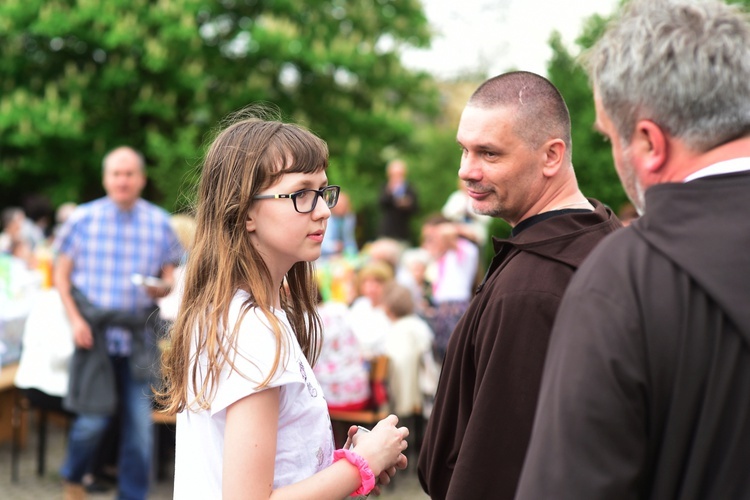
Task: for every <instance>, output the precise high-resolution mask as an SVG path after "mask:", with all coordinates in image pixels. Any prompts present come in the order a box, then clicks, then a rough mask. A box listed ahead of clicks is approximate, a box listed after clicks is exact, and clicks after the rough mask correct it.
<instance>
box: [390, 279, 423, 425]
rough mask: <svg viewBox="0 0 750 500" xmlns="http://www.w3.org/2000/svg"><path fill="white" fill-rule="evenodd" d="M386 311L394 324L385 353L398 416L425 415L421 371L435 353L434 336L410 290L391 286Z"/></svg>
mask: <svg viewBox="0 0 750 500" xmlns="http://www.w3.org/2000/svg"><path fill="white" fill-rule="evenodd" d="M383 308H384V309H385V313H386V314H387V315H388V317H389V318H390V320H391V321H392V324H391V327H390V328H389V329H388V332H387V333H386V336H385V344H384V350H385V354H386V355H387V356H388V358H389V359H390V363H389V365H388V367H389V371H390V374H389V377H388V393H389V395H390V399H391V403H392V404H393V409H394V412H395V413H396V415H399V416H404V417H406V416H411V415H416V414H418V413H420V412H421V409H422V391H421V390H420V386H419V367H420V363H421V360H422V356H423V355H424V354H425V353H429V352H431V351H432V342H433V334H432V330H431V329H430V327H429V325H428V324H427V323H426V322H425V321H424V320H423V319H422V318H420V317H419V316H417V315H416V314H415V313H414V301H413V300H412V297H411V292H410V291H409V289H408V288H406V287H405V286H403V285H399V284H398V283H395V282H394V283H391V284H390V285H388V287H387V288H386V290H385V293H384V295H383Z"/></svg>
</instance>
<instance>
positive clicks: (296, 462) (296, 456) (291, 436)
mask: <svg viewBox="0 0 750 500" xmlns="http://www.w3.org/2000/svg"><path fill="white" fill-rule="evenodd" d="M247 299H248V294H247V293H245V292H242V291H239V292H237V294H235V296H234V299H233V300H232V304H231V306H230V312H229V330H228V331H231V329H232V328H233V327H234V324H235V323H236V321H237V319H238V317H239V313H240V306H241V304H242V303H243V302H244V301H246V300H247ZM274 313H275V314H276V317H277V318H278V319H279V320H280V321H281V323H282V325H283V327H284V329H285V331H286V333H287V335H288V337H287V339H288V342H287V349H286V353H287V354H286V356H285V355H284V350H282V358H281V361H280V366H279V369H278V370H277V371H276V374H275V375H274V377H273V379H272V380H271V382H270V383H269V385H268V387H269V388H270V387H279V388H280V401H279V430H278V436H277V442H276V463H275V469H274V481H273V487H274V488H279V487H281V486H286V485H289V484H293V483H296V482H298V481H301V480H302V479H305V478H308V477H310V476H312V475H313V474H315V473H316V472H318V471H320V470H322V469H325V468H326V467H328V466H329V465H331V463H332V462H333V450H334V444H333V433H332V430H331V421H330V418H329V415H328V409H327V406H326V401H325V399H324V397H323V391H322V389H321V388H320V385H319V384H318V381H317V380H316V378H315V375H314V373H313V371H312V368H311V367H310V365H309V363H308V362H307V359H306V358H305V356H304V354H303V353H302V350H301V348H300V346H299V342H298V341H297V339H296V337H295V336H294V334H293V333H292V328H291V326H290V325H289V321H288V319H287V317H286V314H285V313H284V311H280V310H277V311H274ZM237 351H238V355H237V357H236V359H235V366H236V367H237V369H238V370H239V371H240V373H241V374H244V375H245V376H244V377H243V376H242V375H241V374H240V373H237V372H236V371H232V372H231V373H230V368H229V366H225V367H224V369H223V371H222V373H221V378H220V380H219V383H218V388H217V390H216V395H215V398H214V400H213V401H212V403H211V408H210V409H209V410H199V411H197V412H195V411H190V410H185V411H183V412H181V413H179V414H178V415H177V441H176V451H175V486H174V498H176V499H183V498H185V499H193V498H221V491H222V483H221V477H222V462H223V452H224V428H225V426H226V410H227V407H228V406H229V405H231V404H232V403H234V402H236V401H238V400H240V399H242V398H244V397H245V396H248V395H250V394H254V393H256V392H258V389H257V388H256V387H257V385H258V383H260V382H261V381H262V380H264V379H265V377H266V375H267V374H268V373H270V371H271V367H272V365H273V360H274V358H275V356H276V339H275V338H274V335H273V332H272V330H271V329H270V326H269V324H268V321H267V320H266V318H265V316H263V313H262V312H260V311H259V310H257V309H255V308H251V309H250V310H249V311H248V313H247V314H246V315H245V317H244V318H243V320H242V324H241V326H240V330H239V332H238V344H237ZM203 366H205V365H203ZM190 396H191V397H192V392H191V393H190ZM251 473H252V471H248V474H251Z"/></svg>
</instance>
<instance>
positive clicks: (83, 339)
mask: <svg viewBox="0 0 750 500" xmlns="http://www.w3.org/2000/svg"><path fill="white" fill-rule="evenodd" d="M72 273H73V260H72V259H71V258H70V257H68V256H67V255H65V254H60V255H59V256H58V257H57V260H56V261H55V269H54V281H55V288H56V289H57V292H58V293H59V294H60V300H62V304H63V307H64V308H65V314H66V315H67V316H68V320H69V321H70V326H71V329H72V331H73V341H74V342H75V345H76V347H79V348H81V349H91V348H92V347H93V346H94V337H93V335H92V334H91V327H90V326H89V324H88V323H87V322H86V320H85V319H83V316H81V313H80V311H78V307H76V304H75V301H74V300H73V295H72V294H71V288H72V282H71V275H72Z"/></svg>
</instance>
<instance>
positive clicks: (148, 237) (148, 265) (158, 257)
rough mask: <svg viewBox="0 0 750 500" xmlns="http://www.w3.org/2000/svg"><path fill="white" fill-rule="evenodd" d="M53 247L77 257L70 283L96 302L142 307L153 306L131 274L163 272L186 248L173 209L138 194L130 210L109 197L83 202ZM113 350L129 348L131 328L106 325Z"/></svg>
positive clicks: (120, 352) (105, 305)
mask: <svg viewBox="0 0 750 500" xmlns="http://www.w3.org/2000/svg"><path fill="white" fill-rule="evenodd" d="M55 250H56V251H57V252H59V253H60V254H64V255H66V256H68V257H69V258H70V259H71V260H72V261H73V270H72V273H71V283H72V285H73V286H75V287H76V288H78V289H79V290H80V291H81V292H82V293H83V294H84V295H85V296H86V297H87V298H88V299H89V301H91V303H92V304H94V305H95V306H97V307H101V308H103V309H118V310H125V311H132V312H138V311H143V310H144V309H148V308H151V307H153V305H154V300H153V299H152V298H151V297H150V296H149V295H148V294H147V293H146V290H145V288H144V287H142V286H139V285H136V284H134V283H133V281H132V276H133V274H142V275H144V276H159V275H160V274H161V268H162V267H163V266H164V265H166V264H176V263H178V262H179V261H180V258H181V256H182V253H183V250H182V247H181V246H180V243H179V241H178V240H177V237H176V236H175V234H174V231H172V228H171V226H170V225H169V214H168V213H167V212H166V211H165V210H163V209H161V208H159V207H157V206H156V205H153V204H151V203H149V202H147V201H145V200H142V199H139V200H138V201H137V202H136V204H135V205H134V206H133V208H131V209H130V210H122V209H120V208H119V207H118V206H117V205H116V204H115V203H114V202H112V200H110V199H109V198H107V197H104V198H99V199H98V200H94V201H92V202H89V203H85V204H83V205H80V206H79V207H78V208H77V209H76V211H75V212H74V213H73V214H72V215H71V216H70V218H69V219H68V221H67V222H66V223H65V225H64V226H63V227H62V228H61V229H60V232H59V234H58V235H57V238H56V239H55ZM107 342H108V346H109V352H110V354H115V355H122V356H126V355H129V354H130V332H128V331H126V330H123V329H119V328H110V329H108V331H107Z"/></svg>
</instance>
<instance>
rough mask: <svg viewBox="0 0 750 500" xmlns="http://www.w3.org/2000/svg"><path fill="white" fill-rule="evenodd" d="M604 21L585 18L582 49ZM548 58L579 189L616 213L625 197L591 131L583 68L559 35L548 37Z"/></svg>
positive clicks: (607, 152) (608, 155)
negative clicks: (563, 105)
mask: <svg viewBox="0 0 750 500" xmlns="http://www.w3.org/2000/svg"><path fill="white" fill-rule="evenodd" d="M605 23H606V19H605V18H602V17H601V16H598V15H594V16H592V17H591V18H589V19H588V20H587V21H586V23H585V27H584V30H583V33H582V34H581V36H580V37H579V38H578V39H577V40H576V43H577V44H578V46H579V47H580V48H582V49H585V48H588V47H591V46H592V45H593V43H594V42H595V41H596V40H597V39H598V38H599V37H600V36H601V34H602V32H603V29H604V26H605ZM550 47H551V48H552V54H553V55H552V58H551V59H550V62H549V64H548V67H547V71H548V77H549V79H550V81H552V82H553V83H554V84H555V85H556V86H557V88H558V89H560V93H561V94H562V95H563V97H564V98H565V101H566V102H567V103H568V108H569V110H570V120H571V125H572V137H573V165H574V167H575V170H576V177H577V178H578V183H579V185H580V187H581V190H582V191H583V192H584V194H586V196H590V197H593V198H597V199H598V200H600V201H601V202H603V203H606V204H607V205H609V206H611V207H612V208H613V209H614V210H615V211H618V210H619V208H620V207H621V206H622V204H623V203H625V202H626V201H627V196H626V195H625V192H624V191H623V189H622V185H621V184H620V181H619V179H618V177H617V172H616V171H615V168H614V163H613V160H612V151H611V149H610V145H609V143H607V142H606V141H605V140H604V138H603V137H602V135H601V134H599V133H598V132H596V131H595V130H594V128H593V127H594V122H595V121H596V112H595V110H594V97H593V93H592V90H591V86H590V85H589V81H588V77H587V75H586V73H585V72H584V70H583V68H582V67H581V66H580V64H579V63H578V62H577V60H576V56H574V55H572V54H571V53H570V52H569V51H568V50H567V49H566V47H565V46H564V45H563V43H562V40H561V38H560V35H559V33H557V32H555V33H553V34H552V36H551V38H550Z"/></svg>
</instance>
